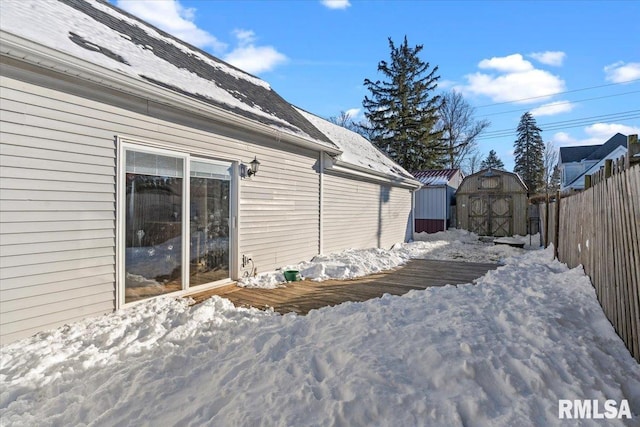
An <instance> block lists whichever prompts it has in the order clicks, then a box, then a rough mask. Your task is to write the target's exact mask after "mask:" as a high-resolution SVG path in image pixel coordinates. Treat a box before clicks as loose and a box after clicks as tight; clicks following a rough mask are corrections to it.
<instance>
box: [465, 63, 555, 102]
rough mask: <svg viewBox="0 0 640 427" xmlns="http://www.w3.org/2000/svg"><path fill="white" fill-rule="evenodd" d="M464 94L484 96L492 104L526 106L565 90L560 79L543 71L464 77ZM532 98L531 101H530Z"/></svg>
mask: <svg viewBox="0 0 640 427" xmlns="http://www.w3.org/2000/svg"><path fill="white" fill-rule="evenodd" d="M466 78H467V83H468V84H467V85H466V86H464V87H463V90H464V92H470V93H472V94H477V95H486V96H488V97H490V98H491V99H492V100H493V101H494V102H518V103H521V104H527V103H532V102H539V101H541V100H544V99H549V98H551V96H552V95H553V94H555V93H558V92H563V91H564V90H565V84H564V81H563V80H562V79H560V78H559V77H557V76H554V75H553V74H551V73H549V72H547V71H544V70H529V71H524V72H517V73H508V74H503V75H497V76H496V75H489V74H483V73H474V74H470V75H467V76H466ZM532 98H533V99H532Z"/></svg>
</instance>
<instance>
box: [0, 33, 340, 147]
mask: <svg viewBox="0 0 640 427" xmlns="http://www.w3.org/2000/svg"><path fill="white" fill-rule="evenodd" d="M0 54H1V55H3V56H7V57H10V58H14V59H17V60H20V61H24V62H27V63H29V64H32V65H35V66H38V67H42V68H47V69H51V70H54V71H57V72H59V73H63V74H66V75H69V76H73V77H74V78H79V79H82V80H85V81H89V82H92V83H94V84H98V85H100V86H104V87H108V88H110V89H115V90H118V91H121V92H125V93H128V94H131V95H134V96H139V97H143V98H145V99H149V100H153V101H154V102H158V103H161V104H164V105H168V106H171V107H175V108H179V109H182V110H186V111H189V112H194V113H198V114H201V115H204V116H206V117H209V118H212V119H214V120H217V121H220V122H222V123H225V124H228V125H231V126H234V127H241V128H244V129H250V130H252V131H254V132H257V133H260V134H262V135H267V136H270V137H275V139H276V140H278V141H285V142H288V143H291V144H293V145H297V146H300V147H304V148H308V149H311V150H314V151H324V152H326V153H329V154H332V155H337V154H341V153H342V151H341V150H339V149H337V148H335V147H332V146H330V145H328V144H325V143H323V142H321V141H317V140H315V139H313V138H311V137H307V138H305V137H303V136H298V135H294V134H291V133H288V132H284V131H281V130H278V129H277V128H275V127H272V126H269V125H266V124H263V123H259V122H256V121H254V120H251V119H248V118H245V117H242V116H239V115H237V114H234V113H231V112H229V111H225V110H224V109H222V108H219V107H216V106H214V105H211V104H207V103H205V102H203V101H199V100H197V99H193V98H190V97H188V96H186V95H183V94H180V93H176V92H173V91H171V90H169V89H166V88H164V87H162V86H159V85H156V84H153V83H151V82H147V81H144V80H139V79H136V78H134V77H132V76H130V75H128V74H125V73H122V72H119V71H115V70H112V69H109V68H105V67H102V66H100V65H96V64H93V63H91V62H88V61H85V60H83V59H80V58H78V57H75V56H73V55H69V54H67V53H65V52H62V51H59V50H56V49H52V48H49V47H47V46H44V45H41V44H39V43H36V42H33V41H31V40H28V39H25V38H23V37H20V36H16V35H15V34H12V33H8V32H6V31H3V30H0Z"/></svg>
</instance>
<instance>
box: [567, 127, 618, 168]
mask: <svg viewBox="0 0 640 427" xmlns="http://www.w3.org/2000/svg"><path fill="white" fill-rule="evenodd" d="M620 146H624V147H626V146H627V137H626V135H623V134H621V133H616V134H615V135H614V136H612V137H611V138H609V139H608V140H607V142H605V143H604V144H598V145H579V146H575V147H560V163H574V162H581V161H583V160H584V161H591V160H595V161H599V160H602V159H604V158H605V157H607V155H609V153H611V152H612V151H613V150H615V149H616V148H618V147H620Z"/></svg>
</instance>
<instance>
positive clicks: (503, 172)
mask: <svg viewBox="0 0 640 427" xmlns="http://www.w3.org/2000/svg"><path fill="white" fill-rule="evenodd" d="M480 175H481V176H485V177H490V176H494V175H507V176H512V177H513V178H514V179H515V180H516V182H518V183H519V184H520V186H521V187H522V189H523V190H524V191H525V192H526V191H528V187H527V184H525V183H524V181H523V180H522V178H521V177H520V175H519V174H517V173H515V172H508V171H506V170H504V169H495V168H486V169H482V170H479V171H478V172H476V173H472V174H471V175H467V176H465V177H464V179H463V180H462V183H460V187H458V191H457V194H469V191H468V190H467V191H466V192H465V191H464V190H461V189H463V188H464V185H465V184H466V183H467V181H471V180H472V179H473V178H475V177H477V176H480ZM475 191H476V190H475V189H474V190H473V192H475Z"/></svg>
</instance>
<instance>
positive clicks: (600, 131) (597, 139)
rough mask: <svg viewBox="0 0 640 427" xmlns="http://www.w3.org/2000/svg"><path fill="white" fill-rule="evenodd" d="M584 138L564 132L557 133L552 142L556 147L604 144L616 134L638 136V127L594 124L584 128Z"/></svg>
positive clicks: (639, 128)
mask: <svg viewBox="0 0 640 427" xmlns="http://www.w3.org/2000/svg"><path fill="white" fill-rule="evenodd" d="M584 133H585V134H586V135H587V136H586V137H585V138H574V137H573V136H571V135H569V134H568V133H566V132H557V133H555V134H554V135H553V137H552V140H553V142H554V143H556V145H558V146H562V147H566V146H575V145H596V144H604V143H605V142H607V140H608V139H609V138H611V137H612V136H613V135H615V134H616V133H621V134H623V135H630V134H640V127H637V126H628V125H623V124H619V123H595V124H593V125H590V126H587V127H585V128H584Z"/></svg>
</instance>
